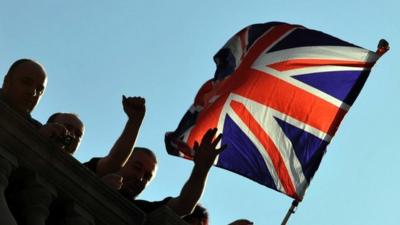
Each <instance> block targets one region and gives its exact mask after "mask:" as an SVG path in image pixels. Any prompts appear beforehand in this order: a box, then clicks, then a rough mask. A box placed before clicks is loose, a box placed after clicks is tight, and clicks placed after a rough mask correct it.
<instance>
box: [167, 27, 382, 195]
mask: <svg viewBox="0 0 400 225" xmlns="http://www.w3.org/2000/svg"><path fill="white" fill-rule="evenodd" d="M383 53H384V50H382V49H381V51H377V52H372V51H369V50H366V49H364V48H361V47H358V46H356V45H353V44H351V43H348V42H345V41H342V40H340V39H338V38H335V37H333V36H330V35H327V34H325V33H322V32H319V31H316V30H311V29H307V28H305V27H303V26H300V25H291V24H286V23H280V22H271V23H265V24H254V25H250V26H248V27H246V28H244V29H242V30H241V31H240V32H238V33H237V34H236V35H234V36H233V37H232V38H231V39H230V40H229V41H228V42H227V43H226V44H225V46H224V47H223V48H222V49H221V50H219V51H218V52H217V54H216V55H215V56H214V61H215V63H216V65H217V69H216V72H215V75H214V78H212V79H211V80H209V81H207V82H206V83H205V84H204V85H203V86H202V87H201V88H200V90H199V92H198V94H197V96H196V98H195V100H194V104H193V105H192V106H191V107H190V108H189V110H188V111H187V112H186V114H185V115H184V117H183V119H182V120H181V122H180V124H179V125H178V128H177V129H176V130H175V131H174V132H169V133H167V134H166V139H165V141H166V146H167V150H168V152H169V154H173V155H178V156H182V157H185V158H188V159H191V158H192V155H193V152H191V147H193V145H194V142H195V141H200V140H201V137H202V136H203V134H204V133H205V132H206V131H207V130H208V129H209V128H212V127H217V128H218V130H219V131H222V133H223V137H222V141H221V144H227V146H228V147H227V148H226V149H225V151H223V152H222V153H221V154H220V155H219V158H217V160H216V162H215V165H216V166H218V167H221V168H225V169H227V170H230V171H233V172H235V173H238V174H241V175H243V176H245V177H248V178H250V179H252V180H254V181H256V182H258V183H260V184H262V185H265V186H267V187H269V188H272V189H275V190H277V191H279V192H282V193H284V194H286V195H288V196H290V197H292V198H294V199H296V200H302V198H303V196H304V193H305V191H306V188H307V187H308V185H309V184H310V181H311V179H312V177H313V176H314V174H315V172H316V170H317V169H318V167H319V164H320V162H321V159H322V157H323V155H324V154H325V152H326V147H327V145H328V144H329V142H330V141H331V139H332V137H333V136H334V134H335V132H336V131H337V129H338V126H339V124H340V122H341V121H342V119H343V117H344V116H345V114H346V113H347V112H348V110H349V109H350V106H351V105H352V104H353V102H354V101H355V99H356V97H357V96H358V94H359V92H360V91H361V88H362V87H363V85H364V83H365V81H366V79H367V77H368V75H369V73H370V70H371V68H372V66H373V65H374V64H375V62H376V61H377V60H378V58H379V57H380V56H381V55H382V54H383Z"/></svg>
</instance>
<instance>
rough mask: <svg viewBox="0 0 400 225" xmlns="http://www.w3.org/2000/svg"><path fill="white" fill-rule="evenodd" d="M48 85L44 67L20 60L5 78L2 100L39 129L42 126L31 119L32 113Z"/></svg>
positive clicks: (13, 65) (1, 93) (33, 62)
mask: <svg viewBox="0 0 400 225" xmlns="http://www.w3.org/2000/svg"><path fill="white" fill-rule="evenodd" d="M46 85H47V76H46V72H45V70H44V68H43V66H42V65H40V64H39V63H38V62H36V61H34V60H31V59H20V60H17V61H15V62H14V63H13V64H12V65H11V67H10V68H9V70H8V72H7V74H6V75H5V76H4V81H3V86H2V88H1V90H0V98H1V99H2V100H3V101H4V102H5V103H7V104H8V105H9V106H10V107H11V108H12V109H13V110H14V111H15V112H16V113H18V114H19V115H21V116H22V117H24V118H26V119H27V120H28V121H29V122H31V123H32V124H33V125H34V126H35V127H37V128H39V127H41V124H40V122H38V121H36V120H35V119H33V118H32V117H31V112H32V111H33V109H34V108H35V106H36V105H37V103H38V102H39V100H40V98H41V97H42V95H43V93H44V90H45V88H46Z"/></svg>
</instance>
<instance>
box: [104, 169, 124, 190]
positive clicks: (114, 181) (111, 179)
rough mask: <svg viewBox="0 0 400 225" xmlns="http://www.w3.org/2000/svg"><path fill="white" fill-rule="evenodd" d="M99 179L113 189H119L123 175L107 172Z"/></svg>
mask: <svg viewBox="0 0 400 225" xmlns="http://www.w3.org/2000/svg"><path fill="white" fill-rule="evenodd" d="M101 180H102V181H103V182H104V183H105V184H107V185H108V186H109V187H111V188H112V189H114V190H120V189H121V187H122V184H123V177H122V176H121V175H118V174H115V173H110V174H107V175H105V176H103V177H102V178H101Z"/></svg>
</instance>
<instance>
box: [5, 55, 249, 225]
mask: <svg viewBox="0 0 400 225" xmlns="http://www.w3.org/2000/svg"><path fill="white" fill-rule="evenodd" d="M46 86H47V75H46V71H45V69H44V67H43V66H42V65H41V64H39V63H38V62H36V61H34V60H31V59H20V60H17V61H16V62H14V63H13V64H12V65H11V67H10V68H9V70H8V72H7V73H6V75H5V77H4V81H3V85H2V88H1V89H0V100H1V101H3V102H5V103H6V104H7V105H8V106H9V107H10V108H11V109H12V110H14V111H15V113H16V114H19V115H20V116H21V117H23V118H25V119H26V120H27V121H29V122H30V123H31V124H32V126H33V127H34V128H35V129H37V130H38V132H39V133H40V134H41V135H42V136H44V137H45V138H47V139H49V141H51V142H52V143H53V144H54V147H55V148H57V149H59V150H60V151H62V152H65V153H66V154H70V155H72V154H74V152H75V151H76V150H77V149H78V147H79V144H80V142H81V140H82V138H83V136H84V133H85V126H84V123H83V122H82V121H81V120H80V119H79V116H78V114H75V113H69V112H57V113H54V114H53V115H51V116H50V117H49V119H48V120H47V122H46V124H41V123H40V122H39V121H37V120H35V119H34V118H32V116H31V113H32V111H33V110H34V108H35V106H36V105H37V104H38V102H39V101H40V98H41V97H42V95H43V94H44V91H45V89H46ZM122 107H123V110H124V112H125V114H126V116H127V117H128V119H127V121H126V124H125V127H124V129H123V130H122V133H121V135H120V136H119V138H118V139H117V140H116V141H115V143H114V145H113V146H112V148H111V149H110V151H109V153H108V154H107V155H106V156H104V157H99V158H92V159H91V160H89V161H88V162H85V163H83V165H84V166H86V167H87V168H88V169H89V170H91V171H92V172H93V173H95V174H96V175H97V176H98V177H99V179H101V180H102V181H103V182H104V183H105V184H107V185H108V186H110V187H111V188H113V189H115V190H116V191H118V192H119V193H120V194H121V195H123V196H124V197H126V198H127V199H129V200H130V201H131V202H132V203H133V204H135V205H136V206H138V207H139V208H140V209H142V210H143V211H144V212H146V213H150V212H152V211H154V210H156V209H158V208H160V207H162V206H166V207H169V208H170V209H172V210H173V211H174V212H175V213H176V214H177V215H179V216H180V217H181V218H183V220H185V221H186V222H187V223H189V224H191V225H197V224H202V225H208V222H209V221H208V212H207V210H206V209H205V208H204V207H202V206H201V205H199V204H198V203H199V200H200V198H201V196H202V194H203V192H204V189H205V185H206V180H207V176H208V173H209V171H210V168H211V166H212V165H213V163H214V161H215V159H216V157H217V156H218V154H220V153H221V152H222V151H223V150H224V149H225V147H226V146H221V147H219V148H217V146H218V144H219V142H220V140H221V138H222V134H217V133H218V131H217V129H216V128H210V129H209V130H208V131H207V132H206V133H205V134H204V136H203V138H202V140H200V142H199V143H197V142H196V143H195V145H194V148H193V151H194V152H195V155H194V159H193V161H194V166H193V169H192V172H191V174H190V176H189V178H188V180H187V181H186V183H185V184H184V186H183V187H182V189H181V191H180V193H179V195H178V196H176V197H166V198H164V199H162V200H160V201H155V202H150V201H145V200H137V199H136V198H137V196H138V195H139V194H140V193H141V192H142V191H143V190H144V189H145V188H146V187H147V186H148V185H149V184H150V182H151V181H152V180H153V179H154V178H155V176H156V172H157V157H156V155H155V154H154V152H152V151H151V150H150V149H148V148H144V147H136V146H135V142H136V139H137V136H138V133H139V130H140V127H141V124H142V122H143V119H144V116H145V113H146V106H145V99H144V98H142V97H125V96H124V95H123V96H122ZM246 224H253V223H252V222H250V221H248V220H243V219H242V220H237V221H234V222H232V223H231V224H230V225H246Z"/></svg>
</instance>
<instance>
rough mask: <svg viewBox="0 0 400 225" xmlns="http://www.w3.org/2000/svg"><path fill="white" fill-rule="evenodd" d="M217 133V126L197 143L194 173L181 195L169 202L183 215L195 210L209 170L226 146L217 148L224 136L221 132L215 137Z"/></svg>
mask: <svg viewBox="0 0 400 225" xmlns="http://www.w3.org/2000/svg"><path fill="white" fill-rule="evenodd" d="M216 133H217V129H216V128H214V129H209V130H208V131H207V132H206V134H205V135H204V136H203V138H202V140H201V143H200V145H199V144H198V143H197V142H196V143H195V146H194V150H195V151H194V152H195V155H194V167H193V170H192V173H191V174H190V177H189V179H188V180H187V181H186V183H185V185H184V186H183V188H182V190H181V192H180V194H179V196H178V197H176V198H172V199H171V200H170V201H169V202H168V203H167V205H168V206H169V207H170V208H171V209H172V210H173V211H174V212H175V213H176V214H178V215H179V216H181V217H182V216H185V215H187V214H190V213H191V212H192V211H193V209H194V207H195V206H196V204H197V202H198V201H199V199H200V197H201V195H202V194H203V190H204V187H205V185H206V181H207V175H208V171H209V170H210V168H211V166H212V165H213V163H214V161H215V158H216V157H217V156H218V154H219V153H221V152H222V151H223V150H224V149H225V147H226V146H222V147H221V148H219V149H216V146H217V144H218V142H219V141H220V140H221V138H222V134H220V135H218V136H217V137H216V138H215V139H214V136H215V134H216Z"/></svg>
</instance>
